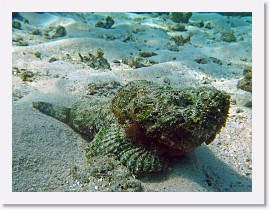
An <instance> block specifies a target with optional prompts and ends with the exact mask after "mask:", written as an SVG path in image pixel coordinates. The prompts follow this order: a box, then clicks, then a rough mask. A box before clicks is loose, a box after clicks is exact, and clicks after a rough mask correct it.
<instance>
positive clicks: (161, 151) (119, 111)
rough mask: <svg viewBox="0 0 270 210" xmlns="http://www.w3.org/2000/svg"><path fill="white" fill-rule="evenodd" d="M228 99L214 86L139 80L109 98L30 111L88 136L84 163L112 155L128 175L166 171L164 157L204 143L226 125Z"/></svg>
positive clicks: (38, 106)
mask: <svg viewBox="0 0 270 210" xmlns="http://www.w3.org/2000/svg"><path fill="white" fill-rule="evenodd" d="M229 106H230V96H229V95H228V94H227V93H225V92H224V91H219V90H217V89H216V88H214V87H208V86H207V87H206V86H205V87H199V88H193V87H192V88H186V89H173V88H171V87H160V86H158V85H156V84H154V83H152V82H149V81H145V80H139V81H132V82H129V83H128V84H127V85H125V86H123V87H122V88H120V89H119V90H118V91H117V93H116V95H115V96H114V97H113V99H110V100H95V101H94V100H93V99H87V100H86V99H85V100H81V101H79V102H77V103H75V104H74V105H72V107H71V108H66V107H59V106H55V105H52V104H50V103H46V102H33V107H34V108H36V109H38V110H39V111H41V112H42V113H45V114H47V115H49V116H52V117H54V118H56V119H58V120H60V121H62V122H64V123H66V124H68V125H69V126H70V127H72V128H73V129H74V130H76V131H77V132H80V133H82V134H85V135H87V136H89V138H90V139H92V141H91V142H90V143H89V145H88V147H87V148H86V156H87V158H88V159H89V160H91V158H93V157H95V156H100V155H106V154H109V153H112V154H114V155H115V156H116V157H117V158H118V160H119V161H120V162H122V163H123V165H125V166H126V167H127V168H128V169H129V170H130V171H131V172H132V173H134V174H143V173H149V172H160V171H164V170H166V168H167V166H168V157H170V156H172V155H182V154H186V153H188V152H191V151H192V150H194V149H195V148H197V147H199V146H200V145H201V144H202V143H206V144H209V143H211V142H212V141H213V140H214V139H215V136H216V135H217V134H218V133H219V132H220V130H221V128H222V127H223V126H224V125H225V123H226V119H227V115H228V110H229Z"/></svg>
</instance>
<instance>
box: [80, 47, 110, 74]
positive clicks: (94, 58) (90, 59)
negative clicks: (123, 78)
mask: <svg viewBox="0 0 270 210" xmlns="http://www.w3.org/2000/svg"><path fill="white" fill-rule="evenodd" d="M103 55H104V53H103V51H102V50H101V49H98V50H97V51H96V53H95V54H92V53H91V52H89V53H88V56H85V55H81V54H80V53H79V56H80V59H81V62H83V63H86V64H87V65H88V66H90V67H91V68H94V69H108V70H111V66H110V64H109V62H108V61H107V59H106V58H104V56H103Z"/></svg>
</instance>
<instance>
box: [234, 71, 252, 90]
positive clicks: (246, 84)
mask: <svg viewBox="0 0 270 210" xmlns="http://www.w3.org/2000/svg"><path fill="white" fill-rule="evenodd" d="M243 75H244V78H243V79H241V80H239V81H238V84H237V87H238V88H240V89H242V90H245V91H248V92H252V68H251V67H246V68H245V69H244V71H243Z"/></svg>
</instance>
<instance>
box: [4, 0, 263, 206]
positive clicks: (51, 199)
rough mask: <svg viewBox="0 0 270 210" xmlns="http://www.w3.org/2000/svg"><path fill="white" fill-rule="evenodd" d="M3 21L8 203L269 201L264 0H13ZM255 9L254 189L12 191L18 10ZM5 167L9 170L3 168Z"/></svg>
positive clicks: (146, 10)
mask: <svg viewBox="0 0 270 210" xmlns="http://www.w3.org/2000/svg"><path fill="white" fill-rule="evenodd" d="M0 10H1V11H0V14H1V15H0V16H1V18H0V19H1V23H0V27H1V28H0V30H1V45H0V46H1V47H0V50H1V58H2V59H1V76H0V79H1V91H0V97H1V99H4V100H1V105H0V106H1V109H0V116H1V126H0V129H1V130H0V135H1V139H0V141H1V147H0V148H1V153H0V154H1V173H0V174H1V183H0V188H1V193H2V195H1V197H2V198H3V201H2V203H4V204H192V205H194V204H245V205H247V204H264V203H265V189H264V184H265V172H264V170H265V169H264V161H265V159H264V158H265V155H264V152H265V150H264V133H265V132H264V114H265V113H264V104H265V103H264V2H263V0H256V1H254V0H253V1H252V0H189V1H185V0H136V1H127V0H99V1H98V2H96V1H91V0H76V1H75V0H74V1H73V0H46V1H37V0H23V1H21V0H11V1H3V2H2V3H1V9H0ZM169 11H170V12H177V11H183V12H252V70H253V76H252V79H253V91H252V161H253V167H252V168H253V178H252V192H226V193H225V192H140V193H131V192H129V193H121V192H114V193H107V192H103V193H101V192H83V193H81V192H75V193H73V192H68V193H67V192H27V193H26V192H12V167H11V166H12V99H11V96H12V83H11V80H12V75H11V64H12V57H11V56H12V53H11V52H12V44H11V37H12V30H11V20H12V12H169ZM3 172H4V173H3Z"/></svg>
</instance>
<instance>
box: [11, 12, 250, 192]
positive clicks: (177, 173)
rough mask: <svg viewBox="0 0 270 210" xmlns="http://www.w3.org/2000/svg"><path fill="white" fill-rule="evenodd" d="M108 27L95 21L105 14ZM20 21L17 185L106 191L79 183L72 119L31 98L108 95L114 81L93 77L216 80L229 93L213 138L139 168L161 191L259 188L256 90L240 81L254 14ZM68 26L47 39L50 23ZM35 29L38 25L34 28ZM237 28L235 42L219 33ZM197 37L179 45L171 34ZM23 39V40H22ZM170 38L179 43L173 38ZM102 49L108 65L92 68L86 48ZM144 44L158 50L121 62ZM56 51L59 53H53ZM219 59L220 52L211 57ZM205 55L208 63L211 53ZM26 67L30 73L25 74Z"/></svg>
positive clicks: (79, 149)
mask: <svg viewBox="0 0 270 210" xmlns="http://www.w3.org/2000/svg"><path fill="white" fill-rule="evenodd" d="M109 15H110V16H111V17H113V19H114V21H115V23H114V25H113V26H112V28H110V29H105V28H99V27H95V24H96V23H97V22H98V21H104V20H105V18H106V17H107V16H109ZM15 19H17V20H18V21H19V22H20V23H21V27H20V28H19V29H18V28H13V35H12V36H13V37H12V38H13V51H12V73H13V80H12V87H13V91H12V94H13V98H12V99H13V107H12V126H13V127H12V153H13V166H12V190H13V191H20V192H28V191H33V192H36V191H46V192H47V191H48V192H54V191H57V192H65V191H99V189H98V188H95V183H89V184H88V185H91V186H93V188H91V187H85V186H84V187H82V184H81V183H79V182H78V180H74V178H73V177H72V173H71V171H72V170H73V169H74V167H76V170H78V171H80V172H81V173H83V172H84V171H86V170H87V169H88V167H89V166H88V163H87V161H86V158H85V155H84V149H85V147H86V146H87V141H86V140H85V139H84V138H83V137H82V136H81V135H79V134H78V133H76V132H74V131H73V130H72V129H71V128H70V127H68V126H67V125H66V124H63V123H61V122H59V121H57V120H56V119H54V118H51V117H49V116H47V115H44V114H42V113H40V112H38V111H37V110H36V109H34V108H32V102H33V101H46V102H50V103H53V104H56V105H60V106H66V107H70V106H71V105H72V104H73V103H74V102H76V101H77V100H79V99H82V98H91V99H93V100H95V99H96V100H97V99H99V98H102V97H103V98H104V97H108V96H109V95H112V94H113V93H114V92H115V89H114V87H111V86H110V88H107V89H106V88H105V89H104V90H102V91H101V90H98V91H97V92H89V84H90V83H91V84H104V83H106V84H119V85H120V86H122V85H125V84H127V82H129V81H132V80H140V79H145V80H149V81H154V82H156V83H158V84H160V85H162V84H163V83H168V82H169V83H170V85H171V86H172V87H175V88H184V87H190V86H194V87H197V86H201V85H212V86H214V87H216V88H218V89H220V90H224V91H226V92H228V93H229V94H230V95H231V99H232V103H231V107H230V110H229V116H228V119H227V123H226V126H225V127H224V128H222V130H221V132H220V133H219V134H218V135H217V136H216V139H215V140H214V141H213V142H212V143H211V144H210V145H207V146H206V145H202V146H200V147H199V148H197V149H196V150H194V151H193V152H191V153H190V154H188V155H186V156H185V157H181V158H176V159H175V160H173V161H172V162H171V163H170V166H169V168H168V171H167V172H166V173H160V174H150V175H146V176H143V177H140V181H141V182H142V185H143V189H144V191H151V192H152V191H154V192H200V191H202V192H203V191H204V192H205V191H207V192H224V191H225V192H227V191H228V192H245V191H251V190H252V128H251V125H252V115H251V113H252V109H251V107H250V106H248V107H247V105H246V104H247V103H251V93H250V92H247V91H244V90H241V89H238V88H237V83H238V80H240V79H242V78H243V70H244V69H245V68H246V67H250V66H251V64H252V58H251V45H252V43H251V40H252V39H251V38H252V37H251V28H252V24H251V23H252V20H251V17H248V16H247V17H238V16H236V17H231V16H222V15H220V14H217V13H193V15H192V17H191V18H190V21H192V22H193V23H194V22H199V21H201V20H203V22H204V24H205V25H206V24H207V23H210V25H211V27H200V26H198V25H197V26H196V25H195V24H191V23H188V24H184V25H185V28H186V31H174V30H172V29H171V28H172V26H173V25H175V23H174V22H173V21H172V20H170V19H169V18H168V16H167V15H166V14H162V15H158V14H135V13H20V16H19V18H18V17H17V18H14V20H15ZM58 25H61V26H63V27H65V29H66V35H65V36H63V37H56V38H48V37H46V36H45V35H44V34H45V33H46V32H45V31H46V28H48V27H49V26H51V27H57V26H58ZM35 29H39V31H40V33H38V34H33V31H34V30H35ZM228 30H233V32H234V34H235V37H236V41H234V42H226V41H222V40H221V36H222V33H223V32H224V31H228ZM190 32H192V34H193V35H192V37H191V39H190V42H187V43H184V44H183V45H180V46H177V45H176V44H175V43H174V41H173V40H172V39H171V38H172V37H173V36H179V35H182V36H183V37H187V36H188V35H189V33H190ZM21 45H26V46H21ZM172 46H173V47H172ZM98 49H101V50H102V51H103V53H104V57H105V58H106V59H107V60H108V62H109V64H110V66H111V69H110V70H109V69H103V68H101V69H95V68H92V67H90V66H88V65H87V64H86V63H84V62H82V61H81V59H80V56H79V53H80V54H81V55H88V53H89V52H91V53H93V54H95V53H96V51H97V50H98ZM140 52H154V53H156V55H154V56H152V57H150V58H142V59H143V60H144V61H146V60H148V61H149V60H151V62H150V64H151V65H150V64H149V62H147V65H146V66H145V67H139V68H133V67H134V66H129V65H127V64H125V63H124V62H122V61H123V60H124V59H131V58H138V57H140V55H139V53H140ZM53 57H54V58H55V59H54V61H53V60H52V59H51V58H53ZM213 58H214V59H213ZM204 61H205V62H204ZM23 72H28V73H27V75H26V76H25V77H23V76H22V74H23Z"/></svg>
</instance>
